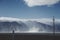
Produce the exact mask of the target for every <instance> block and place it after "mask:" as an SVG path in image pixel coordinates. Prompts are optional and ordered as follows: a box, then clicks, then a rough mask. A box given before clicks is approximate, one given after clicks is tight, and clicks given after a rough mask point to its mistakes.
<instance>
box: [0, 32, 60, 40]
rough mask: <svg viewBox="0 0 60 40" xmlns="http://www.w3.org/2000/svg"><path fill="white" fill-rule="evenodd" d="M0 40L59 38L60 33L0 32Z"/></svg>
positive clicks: (46, 39) (48, 39) (58, 39)
mask: <svg viewBox="0 0 60 40" xmlns="http://www.w3.org/2000/svg"><path fill="white" fill-rule="evenodd" d="M0 40H60V35H59V34H56V35H55V36H54V35H52V34H49V33H36V34H34V33H15V34H14V36H13V34H12V33H0Z"/></svg>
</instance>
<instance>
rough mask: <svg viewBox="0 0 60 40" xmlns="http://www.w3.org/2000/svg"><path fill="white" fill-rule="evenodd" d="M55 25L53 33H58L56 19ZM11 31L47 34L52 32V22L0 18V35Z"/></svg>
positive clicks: (49, 19) (58, 27)
mask: <svg viewBox="0 0 60 40" xmlns="http://www.w3.org/2000/svg"><path fill="white" fill-rule="evenodd" d="M55 24H56V25H55V29H56V30H55V31H56V32H60V19H56V21H55ZM12 30H15V32H16V33H21V32H28V33H31V32H32V33H34V32H35V33H42V32H43V33H46V32H48V33H49V32H53V20H52V18H40V19H19V18H11V17H0V33H2V32H12Z"/></svg>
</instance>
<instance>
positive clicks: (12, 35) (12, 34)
mask: <svg viewBox="0 0 60 40" xmlns="http://www.w3.org/2000/svg"><path fill="white" fill-rule="evenodd" d="M12 40H14V30H13V31H12Z"/></svg>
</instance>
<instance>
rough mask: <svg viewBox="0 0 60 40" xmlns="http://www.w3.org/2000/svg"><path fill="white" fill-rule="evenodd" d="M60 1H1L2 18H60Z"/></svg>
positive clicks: (0, 14) (0, 13)
mask: <svg viewBox="0 0 60 40" xmlns="http://www.w3.org/2000/svg"><path fill="white" fill-rule="evenodd" d="M59 1H60V0H0V16H3V17H16V18H52V16H55V17H56V18H60V2H59Z"/></svg>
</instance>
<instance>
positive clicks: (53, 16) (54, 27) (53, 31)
mask: <svg viewBox="0 0 60 40" xmlns="http://www.w3.org/2000/svg"><path fill="white" fill-rule="evenodd" d="M53 35H54V36H55V17H54V16H53Z"/></svg>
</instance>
